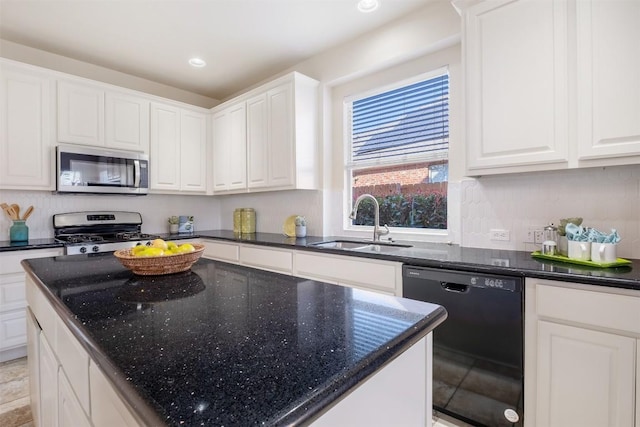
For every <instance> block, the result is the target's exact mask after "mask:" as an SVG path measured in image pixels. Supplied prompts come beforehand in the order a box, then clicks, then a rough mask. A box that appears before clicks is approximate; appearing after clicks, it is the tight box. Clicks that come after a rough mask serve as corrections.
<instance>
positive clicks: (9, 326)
mask: <svg viewBox="0 0 640 427" xmlns="http://www.w3.org/2000/svg"><path fill="white" fill-rule="evenodd" d="M56 255H62V248H53V249H33V250H23V251H9V252H2V253H0V362H4V361H6V360H11V359H16V358H18V357H23V356H25V355H26V354H27V311H26V308H25V307H26V306H27V301H26V299H25V289H24V277H25V275H24V270H23V269H22V266H21V265H20V261H22V260H23V259H28V258H42V257H49V256H56Z"/></svg>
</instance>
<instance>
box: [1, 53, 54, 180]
mask: <svg viewBox="0 0 640 427" xmlns="http://www.w3.org/2000/svg"><path fill="white" fill-rule="evenodd" d="M54 93H55V83H54V79H53V78H52V77H51V75H50V74H47V73H46V72H44V71H41V70H38V69H36V68H35V67H30V66H27V65H21V64H19V63H13V62H11V61H6V60H3V61H2V62H0V139H1V140H2V144H0V188H3V189H17V190H53V189H54V188H55V177H54V155H53V150H54V145H53V141H54V139H55V138H54V134H53V129H54V127H53V117H54V116H53V114H54V111H55V105H54V98H53V96H54Z"/></svg>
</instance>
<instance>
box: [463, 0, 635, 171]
mask: <svg viewBox="0 0 640 427" xmlns="http://www.w3.org/2000/svg"><path fill="white" fill-rule="evenodd" d="M454 3H455V4H456V5H457V6H460V7H461V9H463V11H462V13H463V50H464V63H465V97H466V102H465V104H466V111H465V116H466V118H465V121H466V128H467V132H466V146H467V174H468V175H471V176H478V175H489V174H500V173H512V172H526V171H540V170H551V169H566V168H579V167H592V166H609V165H624V164H637V163H639V162H640V113H639V112H640V55H639V54H638V46H639V45H640V27H639V26H638V25H637V22H638V20H639V19H640V4H639V3H638V2H637V1H635V0H621V1H608V0H585V1H579V2H576V3H575V4H574V5H573V6H572V4H571V2H568V1H566V0H537V1H532V0H486V1H480V2H477V1H466V0H460V1H455V2H454ZM467 5H469V6H468V7H467Z"/></svg>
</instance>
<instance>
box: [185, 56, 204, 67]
mask: <svg viewBox="0 0 640 427" xmlns="http://www.w3.org/2000/svg"><path fill="white" fill-rule="evenodd" d="M189 65H191V66H192V67H197V68H202V67H204V66H205V65H207V63H206V62H204V60H203V59H200V58H191V59H190V60H189Z"/></svg>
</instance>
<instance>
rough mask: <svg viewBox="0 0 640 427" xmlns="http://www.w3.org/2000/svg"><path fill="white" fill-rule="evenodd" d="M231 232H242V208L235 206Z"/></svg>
mask: <svg viewBox="0 0 640 427" xmlns="http://www.w3.org/2000/svg"><path fill="white" fill-rule="evenodd" d="M233 232H234V233H235V234H240V233H242V209H241V208H237V209H236V210H234V211H233Z"/></svg>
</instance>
